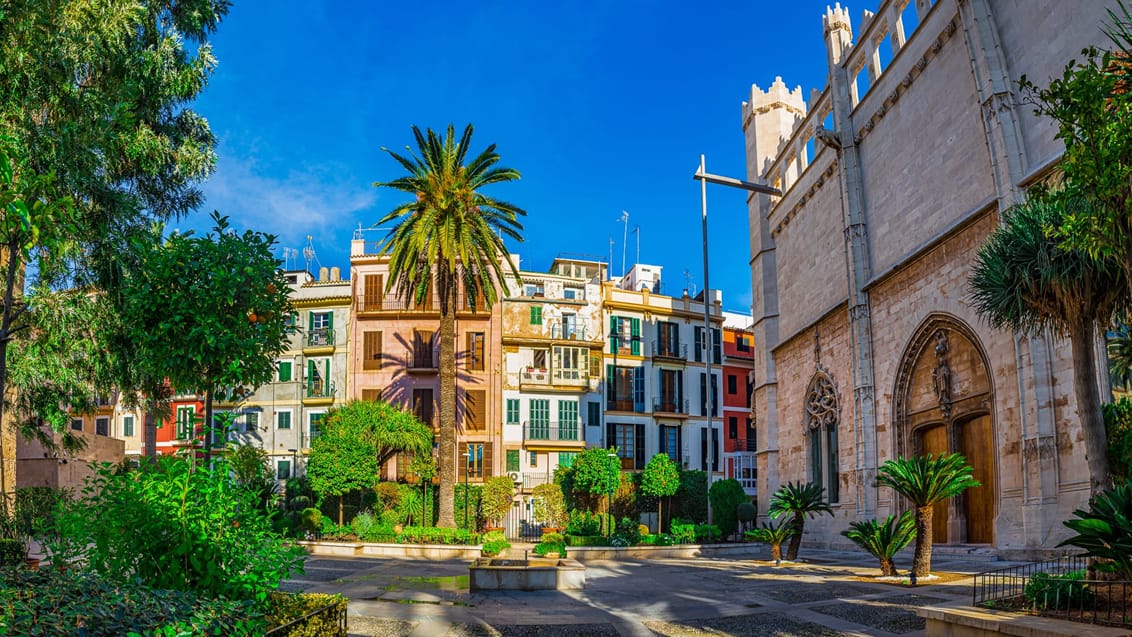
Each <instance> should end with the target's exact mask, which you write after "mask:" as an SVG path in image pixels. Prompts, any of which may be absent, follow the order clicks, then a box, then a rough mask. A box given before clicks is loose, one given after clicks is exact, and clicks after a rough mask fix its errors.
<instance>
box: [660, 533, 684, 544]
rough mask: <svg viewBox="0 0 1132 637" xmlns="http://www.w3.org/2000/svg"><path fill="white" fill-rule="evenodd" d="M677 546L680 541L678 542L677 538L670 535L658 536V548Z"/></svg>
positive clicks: (662, 534)
mask: <svg viewBox="0 0 1132 637" xmlns="http://www.w3.org/2000/svg"><path fill="white" fill-rule="evenodd" d="M675 544H679V541H677V540H676V537H675V536H674V535H672V534H670V533H661V534H659V535H657V536H656V545H657V546H673V545H675Z"/></svg>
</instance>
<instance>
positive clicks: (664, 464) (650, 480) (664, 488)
mask: <svg viewBox="0 0 1132 637" xmlns="http://www.w3.org/2000/svg"><path fill="white" fill-rule="evenodd" d="M679 488H680V467H678V466H676V463H675V462H673V461H672V459H671V458H669V457H668V454H666V453H658V454H656V455H655V456H653V457H652V458H651V459H650V460H649V462H648V464H646V465H645V470H644V471H642V472H641V493H643V494H645V495H648V496H653V497H655V498H657V504H658V505H659V506H661V507H662V506H663V502H664V499H666V498H670V497H672V496H674V495H676V491H677V489H679ZM657 517H658V518H659V520H658V527H657V530H658V531H662V530H663V529H661V528H660V526H659V525H662V524H663V523H664V512H663V511H659V512H658V515H657Z"/></svg>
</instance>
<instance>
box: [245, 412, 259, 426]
mask: <svg viewBox="0 0 1132 637" xmlns="http://www.w3.org/2000/svg"><path fill="white" fill-rule="evenodd" d="M258 430H259V412H258V411H249V412H248V413H246V414H244V431H258Z"/></svg>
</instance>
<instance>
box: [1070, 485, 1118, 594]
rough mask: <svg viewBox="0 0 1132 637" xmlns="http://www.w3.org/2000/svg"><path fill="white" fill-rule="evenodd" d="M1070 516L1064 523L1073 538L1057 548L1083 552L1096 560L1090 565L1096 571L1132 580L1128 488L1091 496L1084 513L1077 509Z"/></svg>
mask: <svg viewBox="0 0 1132 637" xmlns="http://www.w3.org/2000/svg"><path fill="white" fill-rule="evenodd" d="M1073 515H1075V516H1076V519H1073V520H1066V521H1065V523H1064V524H1065V526H1067V527H1069V528H1070V529H1071V530H1072V531H1073V532H1074V533H1076V535H1074V536H1072V537H1070V538H1068V539H1066V540H1065V541H1064V542H1062V543H1061V544H1058V546H1059V547H1061V546H1076V547H1077V548H1082V549H1085V551H1086V552H1085V554H1086V555H1089V556H1092V557H1098V558H1100V559H1099V560H1096V562H1094V564H1095V565H1096V567H1097V568H1099V569H1101V570H1104V571H1108V572H1114V573H1117V574H1118V577H1119V578H1120V579H1124V580H1129V579H1132V485H1130V484H1123V485H1120V486H1118V487H1116V488H1114V489H1110V490H1108V491H1105V492H1104V493H1101V494H1100V495H1097V496H1095V497H1093V498H1092V499H1091V500H1090V501H1089V509H1088V510H1087V511H1086V510H1081V509H1078V510H1076V511H1074V512H1073Z"/></svg>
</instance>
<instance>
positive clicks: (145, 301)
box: [115, 213, 291, 458]
mask: <svg viewBox="0 0 1132 637" xmlns="http://www.w3.org/2000/svg"><path fill="white" fill-rule="evenodd" d="M212 220H213V223H214V224H215V225H214V227H213V228H212V230H211V231H210V232H209V233H207V234H205V235H203V236H197V235H196V234H194V233H193V232H192V231H190V232H185V233H173V234H172V235H170V236H169V237H168V238H167V239H165V240H164V241H163V242H158V241H152V240H151V241H138V242H137V243H136V244H135V248H136V249H137V250H138V254H139V257H138V260H137V263H136V264H135V266H136V267H133V268H131V269H129V270H126V271H124V272H123V273H122V274H123V277H124V281H123V283H124V285H123V286H122V288H121V292H120V294H118V295H117V296H116V299H115V300H116V301H117V310H118V314H119V316H120V317H121V324H120V330H119V331H118V333H117V334H116V336H117V338H116V342H117V343H118V344H121V345H122V347H123V349H127V350H128V351H131V354H133V355H134V356H133V359H132V360H131V361H130V363H129V369H128V371H126V373H124V374H123V376H124V378H122V379H121V381H122V383H123V385H124V386H125V387H126V389H128V390H144V389H149V388H150V387H152V386H153V385H154V384H155V383H157V382H160V380H161V379H165V378H168V379H169V382H170V384H171V385H172V386H173V387H174V388H175V389H179V390H186V389H191V390H198V391H201V392H203V393H204V395H205V403H204V424H205V427H204V434H205V435H204V443H205V457H206V458H207V457H209V456H210V454H211V451H212V447H213V445H214V441H215V440H216V438H215V432H214V429H215V427H214V426H213V424H212V423H213V419H212V400H213V395H214V394H215V393H216V392H217V391H220V390H224V391H225V392H226V393H228V394H236V395H242V394H245V393H251V391H252V390H254V388H255V387H257V386H259V385H261V384H263V383H266V382H268V381H270V380H271V379H272V377H273V376H274V374H275V361H276V359H277V358H278V357H279V355H280V354H281V353H282V352H283V351H284V350H285V349H286V347H287V343H288V340H289V336H290V328H289V327H288V326H287V324H286V317H287V316H288V315H289V312H290V307H291V304H290V301H289V300H288V294H289V290H290V288H289V287H288V286H287V281H286V279H285V278H284V276H283V272H282V271H281V270H280V269H279V265H280V262H279V261H278V260H277V259H276V258H275V256H274V255H273V254H272V250H273V247H274V245H275V237H274V236H273V235H268V234H263V233H260V232H253V231H251V230H247V231H245V232H244V233H243V234H239V233H237V232H236V231H235V230H233V229H232V228H231V226H230V225H229V223H228V217H224V216H221V215H220V214H219V213H213V215H212ZM151 238H152V237H151Z"/></svg>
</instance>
